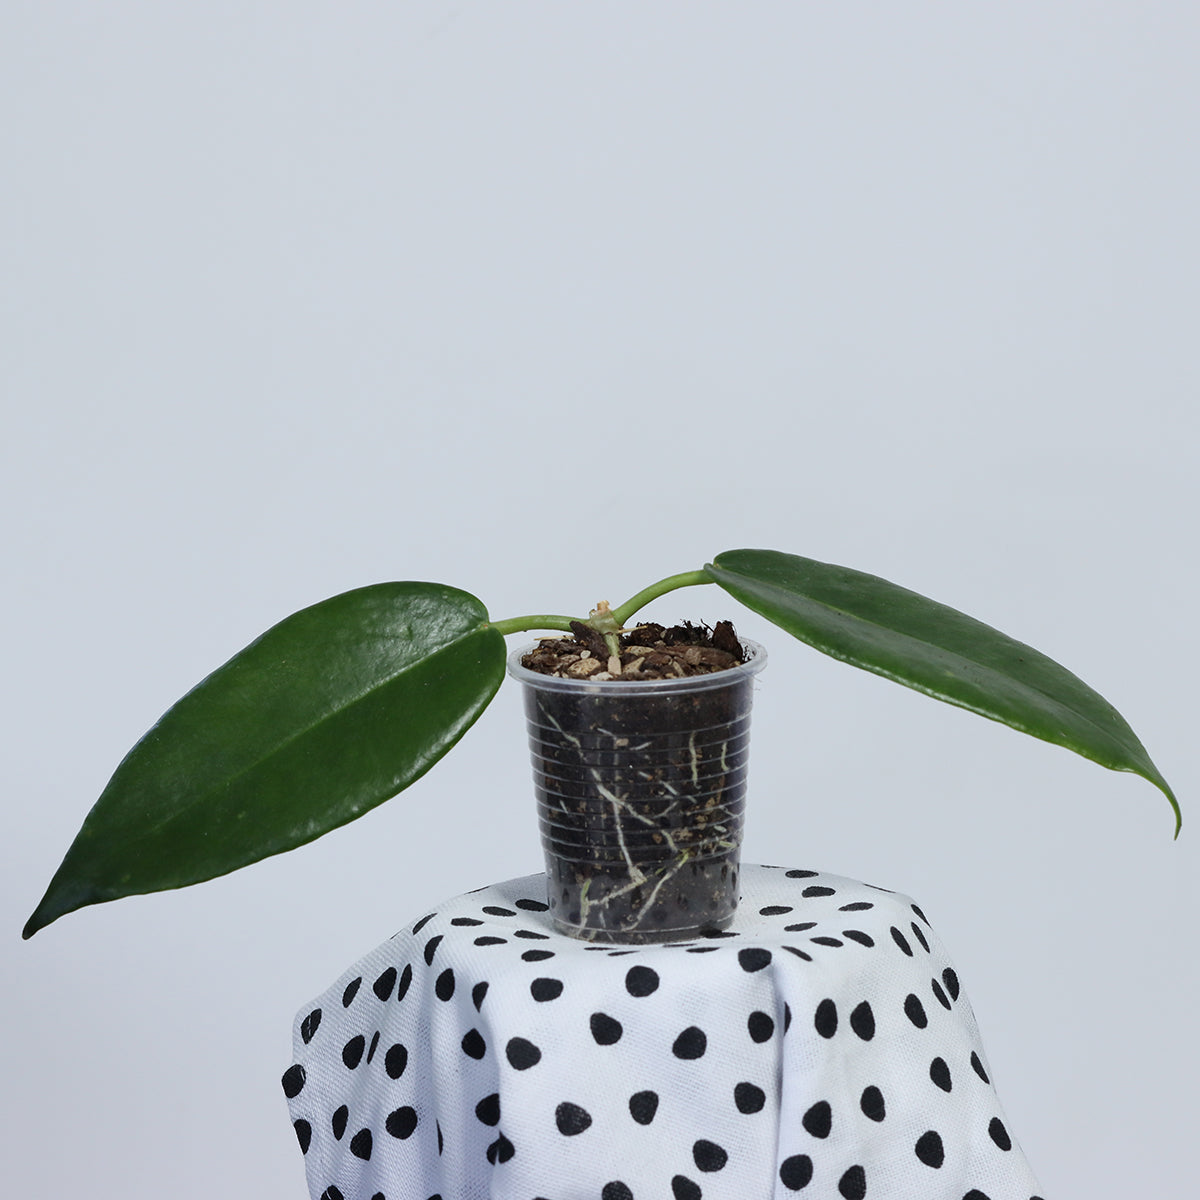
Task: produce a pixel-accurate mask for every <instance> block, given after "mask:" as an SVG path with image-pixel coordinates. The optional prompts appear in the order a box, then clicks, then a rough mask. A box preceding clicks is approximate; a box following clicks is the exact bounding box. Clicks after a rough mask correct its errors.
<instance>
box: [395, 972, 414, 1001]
mask: <svg viewBox="0 0 1200 1200" xmlns="http://www.w3.org/2000/svg"><path fill="white" fill-rule="evenodd" d="M412 979H413V969H412V964H411V963H405V965H404V970H403V971H401V972H400V986H399V987H398V988H397V989H396V999H397V1000H403V999H404V997H405V996H407V995H408V989H409V988H410V987H412Z"/></svg>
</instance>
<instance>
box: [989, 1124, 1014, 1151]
mask: <svg viewBox="0 0 1200 1200" xmlns="http://www.w3.org/2000/svg"><path fill="white" fill-rule="evenodd" d="M988 1137H990V1138H991V1139H992V1141H993V1142H995V1143H996V1145H997V1146H999V1147H1000V1149H1001V1150H1011V1149H1012V1138H1010V1137H1009V1136H1008V1130H1007V1129H1005V1128H1004V1122H1003V1121H1002V1120H1000V1118H999V1117H993V1118H992V1120H991V1123H990V1124H989V1125H988Z"/></svg>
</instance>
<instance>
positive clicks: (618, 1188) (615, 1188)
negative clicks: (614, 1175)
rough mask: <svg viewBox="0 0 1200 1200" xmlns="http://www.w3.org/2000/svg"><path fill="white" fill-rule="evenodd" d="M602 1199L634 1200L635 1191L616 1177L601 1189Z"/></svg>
mask: <svg viewBox="0 0 1200 1200" xmlns="http://www.w3.org/2000/svg"><path fill="white" fill-rule="evenodd" d="M600 1200H633V1193H632V1192H631V1191H630V1190H629V1189H628V1188H627V1187H626V1186H625V1185H624V1184H623V1183H622V1182H621V1181H620V1180H619V1179H614V1180H613V1181H612V1182H611V1183H606V1184H605V1185H604V1186H603V1187H602V1188H601V1189H600Z"/></svg>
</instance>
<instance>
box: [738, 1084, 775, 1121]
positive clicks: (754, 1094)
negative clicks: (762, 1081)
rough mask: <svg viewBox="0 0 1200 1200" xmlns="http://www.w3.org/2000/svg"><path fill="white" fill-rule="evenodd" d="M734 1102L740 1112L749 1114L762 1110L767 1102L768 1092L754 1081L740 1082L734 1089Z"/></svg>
mask: <svg viewBox="0 0 1200 1200" xmlns="http://www.w3.org/2000/svg"><path fill="white" fill-rule="evenodd" d="M733 1102H734V1104H736V1105H737V1110H738V1112H740V1113H745V1114H746V1115H747V1116H749V1115H750V1114H751V1113H756V1112H762V1107H763V1105H764V1104H766V1102H767V1093H766V1092H764V1091H763V1090H762V1088H760V1087H756V1086H755V1085H754V1084H752V1083H739V1084H738V1085H737V1087H735V1088H734V1089H733Z"/></svg>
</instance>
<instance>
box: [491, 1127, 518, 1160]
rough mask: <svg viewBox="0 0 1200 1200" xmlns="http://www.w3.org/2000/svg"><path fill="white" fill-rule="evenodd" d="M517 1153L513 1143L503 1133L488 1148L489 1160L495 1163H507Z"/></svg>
mask: <svg viewBox="0 0 1200 1200" xmlns="http://www.w3.org/2000/svg"><path fill="white" fill-rule="evenodd" d="M515 1153H516V1150H514V1149H513V1144H512V1142H510V1141H509V1140H508V1138H506V1137H505V1136H504V1134H501V1135H500V1136H499V1137H498V1138H497V1139H496V1140H495V1141H494V1142H493V1143H492V1144H491V1145H490V1146H489V1147H488V1148H487V1160H488V1162H490V1163H492V1164H493V1165H494V1164H496V1163H506V1162H508V1160H509V1159H510V1158H512V1156H513V1155H514V1154H515Z"/></svg>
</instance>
